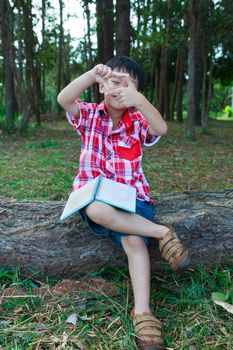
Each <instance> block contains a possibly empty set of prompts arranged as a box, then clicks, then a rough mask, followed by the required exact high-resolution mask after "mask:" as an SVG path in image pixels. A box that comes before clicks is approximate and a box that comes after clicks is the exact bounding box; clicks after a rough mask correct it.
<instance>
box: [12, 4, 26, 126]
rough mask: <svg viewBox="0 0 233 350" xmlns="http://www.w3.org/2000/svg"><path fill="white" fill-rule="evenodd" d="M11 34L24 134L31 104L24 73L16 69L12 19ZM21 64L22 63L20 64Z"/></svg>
mask: <svg viewBox="0 0 233 350" xmlns="http://www.w3.org/2000/svg"><path fill="white" fill-rule="evenodd" d="M8 4H9V7H10V10H9V11H12V8H11V5H10V3H9V2H8ZM8 34H9V43H10V65H11V70H12V72H13V76H14V79H15V81H16V83H17V88H18V93H19V95H20V100H21V104H22V116H23V118H22V122H21V126H20V131H21V132H22V131H23V132H24V131H25V130H26V129H27V125H28V121H29V117H30V104H29V101H28V96H27V94H26V91H25V88H24V84H23V80H22V75H21V74H22V73H21V71H20V70H19V71H18V69H17V67H16V61H17V60H16V59H15V47H14V30H13V20H12V18H11V23H10V29H9V31H8ZM19 63H20V62H19Z"/></svg>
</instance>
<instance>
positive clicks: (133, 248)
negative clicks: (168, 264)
mask: <svg viewBox="0 0 233 350" xmlns="http://www.w3.org/2000/svg"><path fill="white" fill-rule="evenodd" d="M121 242H122V246H123V249H124V251H125V253H126V255H127V257H128V265H129V273H130V277H131V282H132V287H133V294H134V309H133V313H132V318H133V323H134V333H135V335H136V337H137V344H138V349H140V350H155V349H156V350H159V349H160V350H162V349H164V341H163V338H162V333H161V327H162V325H161V322H160V321H159V320H158V319H157V318H155V317H154V316H153V314H152V312H151V310H150V259H149V253H148V250H147V247H146V244H145V242H144V240H142V239H141V238H140V237H137V236H133V235H132V236H123V237H122V238H121Z"/></svg>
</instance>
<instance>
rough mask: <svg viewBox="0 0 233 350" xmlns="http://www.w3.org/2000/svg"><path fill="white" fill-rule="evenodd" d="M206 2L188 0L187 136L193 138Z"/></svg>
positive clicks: (200, 79) (199, 113)
mask: <svg viewBox="0 0 233 350" xmlns="http://www.w3.org/2000/svg"><path fill="white" fill-rule="evenodd" d="M205 14H206V2H205V3H204V2H203V1H201V0H190V2H189V23H190V41H189V53H188V76H189V80H188V115H189V119H188V137H189V138H191V139H195V123H197V122H200V120H201V109H200V102H201V91H202V83H203V55H204V53H203V50H204V43H203V40H204V32H205V23H204V19H205Z"/></svg>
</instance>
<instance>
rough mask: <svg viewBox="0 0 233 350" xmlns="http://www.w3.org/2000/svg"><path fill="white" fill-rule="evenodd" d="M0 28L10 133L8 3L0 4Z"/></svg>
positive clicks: (11, 97) (11, 94)
mask: <svg viewBox="0 0 233 350" xmlns="http://www.w3.org/2000/svg"><path fill="white" fill-rule="evenodd" d="M0 18H1V19H0V24H1V25H0V27H1V33H2V54H3V60H4V83H5V96H6V128H7V131H11V130H12V129H13V127H14V100H15V95H14V80H13V73H12V69H11V58H10V45H11V33H12V31H13V28H12V10H11V7H10V4H9V1H8V0H6V1H2V3H1V17H0Z"/></svg>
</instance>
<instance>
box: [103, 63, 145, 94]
mask: <svg viewBox="0 0 233 350" xmlns="http://www.w3.org/2000/svg"><path fill="white" fill-rule="evenodd" d="M106 66H108V67H110V68H111V69H119V70H123V71H126V72H127V73H129V74H130V75H131V76H132V77H133V78H134V79H137V80H138V90H139V91H142V90H143V88H144V82H145V75H144V71H143V69H142V67H141V66H140V65H139V64H138V63H137V62H136V61H134V60H133V59H132V58H129V57H127V56H118V57H114V58H112V59H111V60H109V61H108V62H107V63H106Z"/></svg>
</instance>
